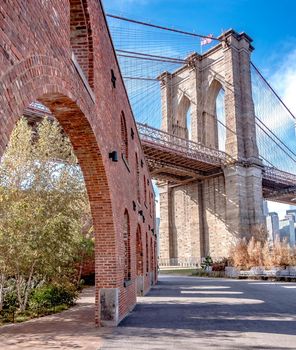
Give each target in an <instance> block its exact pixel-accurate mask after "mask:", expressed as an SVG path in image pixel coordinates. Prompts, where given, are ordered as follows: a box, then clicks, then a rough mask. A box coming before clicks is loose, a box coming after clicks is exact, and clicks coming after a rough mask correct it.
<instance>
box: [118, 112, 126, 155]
mask: <svg viewBox="0 0 296 350" xmlns="http://www.w3.org/2000/svg"><path fill="white" fill-rule="evenodd" d="M120 123H121V153H122V155H123V157H124V158H125V159H126V160H128V136H127V128H126V121H125V116H124V113H123V112H121V117H120Z"/></svg>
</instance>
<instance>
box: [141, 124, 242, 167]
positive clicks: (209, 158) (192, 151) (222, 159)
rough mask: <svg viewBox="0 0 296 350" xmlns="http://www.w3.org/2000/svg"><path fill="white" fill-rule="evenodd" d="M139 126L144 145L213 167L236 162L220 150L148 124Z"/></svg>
mask: <svg viewBox="0 0 296 350" xmlns="http://www.w3.org/2000/svg"><path fill="white" fill-rule="evenodd" d="M137 126H138V131H139V134H140V137H141V140H142V142H144V143H150V144H154V145H156V146H159V147H163V148H166V149H169V150H170V151H175V152H178V153H181V154H182V155H183V156H184V157H187V158H192V159H196V160H199V161H205V162H207V163H209V164H213V165H220V166H221V165H224V164H231V163H235V162H236V161H235V159H234V158H232V157H231V156H230V155H228V154H227V153H225V152H223V151H220V150H218V149H214V148H211V147H207V146H204V145H203V144H201V143H198V142H193V141H190V140H187V139H184V138H182V137H179V136H175V135H172V134H169V133H167V132H165V131H162V130H159V129H156V128H153V127H151V126H148V125H146V124H141V123H137Z"/></svg>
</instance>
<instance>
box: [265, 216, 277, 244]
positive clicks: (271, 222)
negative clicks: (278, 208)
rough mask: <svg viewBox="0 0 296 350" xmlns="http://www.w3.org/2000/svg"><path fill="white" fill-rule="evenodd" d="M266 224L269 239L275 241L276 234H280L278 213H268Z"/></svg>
mask: <svg viewBox="0 0 296 350" xmlns="http://www.w3.org/2000/svg"><path fill="white" fill-rule="evenodd" d="M266 226H267V231H268V235H269V240H271V241H274V240H275V237H276V235H279V233H280V226H279V216H278V213H275V212H271V213H269V214H268V216H267V217H266Z"/></svg>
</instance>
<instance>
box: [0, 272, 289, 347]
mask: <svg viewBox="0 0 296 350" xmlns="http://www.w3.org/2000/svg"><path fill="white" fill-rule="evenodd" d="M16 349H30V350H33V349H34V350H35V349H36V350H37V349H38V350H43V349H65V350H70V349H79V350H80V349H87V350H98V349H100V350H105V349H120V350H121V349H132V350H142V349H149V350H156V349H157V350H160V349H166V350H167V349H182V350H187V349H189V350H191V349H198V350H200V349H207V350H209V349H210V350H211V349H243V350H244V349H277V350H282V349H296V284H295V283H280V282H278V283H273V282H261V281H251V280H243V281H242V280H230V279H208V278H197V277H181V276H180V277H177V276H161V278H160V282H159V284H158V285H157V286H156V287H155V288H153V290H152V291H151V292H150V293H149V295H148V296H146V297H142V298H139V303H138V305H137V306H136V308H135V309H134V311H133V312H132V313H131V314H130V315H129V316H128V317H127V318H126V319H125V320H123V321H122V322H121V324H120V326H119V327H117V328H101V329H98V328H95V327H94V290H93V289H87V290H85V291H84V292H83V294H82V297H81V298H80V299H79V302H78V305H77V306H76V307H74V308H72V309H70V310H67V311H65V312H62V313H60V314H57V315H52V316H46V317H42V318H40V319H35V320H32V321H28V322H24V323H21V324H16V325H8V326H4V327H1V328H0V350H16Z"/></svg>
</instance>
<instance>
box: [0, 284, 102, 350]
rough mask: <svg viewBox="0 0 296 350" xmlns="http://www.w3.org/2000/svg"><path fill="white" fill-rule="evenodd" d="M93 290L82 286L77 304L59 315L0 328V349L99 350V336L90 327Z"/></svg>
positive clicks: (92, 315)
mask: <svg viewBox="0 0 296 350" xmlns="http://www.w3.org/2000/svg"><path fill="white" fill-rule="evenodd" d="M94 293H95V292H94V288H86V289H84V291H83V292H82V295H81V297H80V299H79V300H78V303H77V305H76V306H75V307H73V308H71V309H69V310H66V311H64V312H61V313H60V314H55V315H50V316H45V317H41V318H38V319H34V320H30V321H27V322H23V323H19V324H10V325H7V326H3V327H1V328H0V349H1V350H18V349H27V350H33V349H34V350H43V349H46V350H47V349H51V350H52V349H65V350H70V349H71V350H72V349H79V350H82V349H85V350H86V349H87V350H93V349H94V350H96V349H99V348H100V347H101V336H100V335H99V331H98V328H95V327H94V300H95V298H94Z"/></svg>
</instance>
